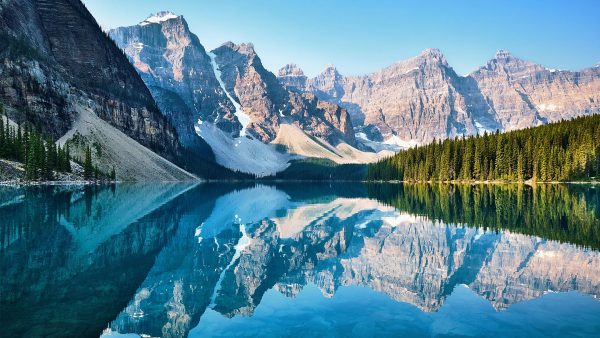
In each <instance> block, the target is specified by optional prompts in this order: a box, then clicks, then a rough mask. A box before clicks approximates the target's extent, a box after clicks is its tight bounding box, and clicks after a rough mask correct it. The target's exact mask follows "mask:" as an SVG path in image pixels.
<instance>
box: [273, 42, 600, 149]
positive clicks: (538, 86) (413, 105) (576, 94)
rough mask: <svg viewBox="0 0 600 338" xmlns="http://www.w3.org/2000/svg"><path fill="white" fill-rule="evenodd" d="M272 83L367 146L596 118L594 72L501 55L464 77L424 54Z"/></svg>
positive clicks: (282, 74) (293, 70)
mask: <svg viewBox="0 0 600 338" xmlns="http://www.w3.org/2000/svg"><path fill="white" fill-rule="evenodd" d="M278 78H279V80H280V82H281V83H283V84H284V85H285V86H286V87H288V88H290V89H295V90H299V91H309V92H313V93H315V95H317V97H319V98H320V99H322V100H327V101H330V102H333V103H336V104H339V105H340V106H342V107H344V108H346V109H347V110H348V111H349V112H350V115H351V116H352V120H353V123H354V125H355V126H357V127H360V128H358V129H359V130H358V131H361V132H364V133H365V134H366V136H367V137H368V138H369V140H371V141H374V140H377V139H380V138H381V139H384V140H391V141H390V142H395V143H398V144H399V145H402V144H404V143H405V142H408V141H416V142H418V143H424V142H430V141H431V140H433V139H434V138H437V139H440V138H449V137H455V136H461V135H472V134H476V133H483V132H484V131H495V130H497V129H499V130H500V131H509V130H515V129H522V128H526V127H531V126H536V125H540V124H544V123H549V122H554V121H558V120H560V119H568V118H573V117H576V116H580V115H587V114H593V113H599V112H600V103H599V100H600V96H599V95H600V94H599V93H600V90H599V89H600V68H598V67H594V68H590V69H585V70H582V71H580V72H569V71H560V70H552V69H547V68H545V67H543V66H540V65H537V64H534V63H531V62H527V61H523V60H520V59H518V58H516V57H514V56H512V55H510V54H509V53H508V52H505V51H499V52H498V53H497V55H496V56H495V58H494V59H492V60H490V61H489V62H488V63H487V64H486V65H485V66H483V67H481V68H480V69H478V70H477V71H475V72H473V73H471V74H469V75H467V76H459V75H457V74H456V72H455V71H454V70H453V69H452V67H451V66H450V65H449V64H448V63H447V61H446V59H445V57H444V56H443V55H442V53H441V52H440V51H439V50H437V49H428V50H425V51H423V52H422V53H421V54H419V55H418V56H416V57H414V58H412V59H408V60H405V61H400V62H397V63H395V64H393V65H391V66H389V67H387V68H384V69H382V70H380V71H377V72H374V73H372V74H369V75H365V76H343V75H341V74H340V73H339V72H338V71H337V70H336V69H335V68H334V67H333V66H328V67H327V68H326V69H325V70H324V71H323V72H322V73H321V74H319V75H318V76H316V77H315V78H310V79H308V78H306V76H304V74H303V72H302V70H300V69H299V68H298V67H297V66H295V65H288V66H286V67H284V68H282V69H281V70H280V71H279V73H278ZM374 127H375V128H374ZM394 136H396V137H394Z"/></svg>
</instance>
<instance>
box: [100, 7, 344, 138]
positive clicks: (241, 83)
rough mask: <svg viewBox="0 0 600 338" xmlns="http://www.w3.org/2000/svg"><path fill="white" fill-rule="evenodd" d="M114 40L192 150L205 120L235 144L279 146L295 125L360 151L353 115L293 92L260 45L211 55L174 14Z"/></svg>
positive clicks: (118, 33) (230, 46)
mask: <svg viewBox="0 0 600 338" xmlns="http://www.w3.org/2000/svg"><path fill="white" fill-rule="evenodd" d="M109 34H110V36H111V37H112V38H113V39H114V40H115V41H116V42H117V44H118V45H119V46H120V47H121V48H122V49H123V50H124V51H125V53H126V54H127V55H128V56H129V58H130V60H131V62H132V63H133V65H134V66H135V67H136V69H137V71H138V72H139V73H140V75H141V76H142V78H143V79H144V81H145V82H146V84H147V85H148V86H149V88H150V90H151V91H152V94H153V96H154V98H155V99H156V100H157V102H158V104H159V106H160V107H161V109H162V110H163V111H164V112H166V113H167V115H169V117H170V118H171V120H172V121H174V124H175V126H176V128H177V130H178V132H179V133H180V134H181V135H182V140H183V142H184V143H187V144H189V142H192V141H193V140H194V139H195V138H196V137H195V135H194V134H195V132H194V125H195V124H196V123H197V122H198V120H201V121H202V122H208V123H211V124H214V125H216V126H217V127H218V128H219V129H220V130H221V131H223V132H225V133H227V134H230V135H231V136H232V137H239V136H244V135H246V132H248V134H249V135H251V136H252V137H256V138H258V139H259V140H261V141H262V142H265V143H268V142H270V141H273V140H274V139H275V138H276V136H277V133H278V130H279V125H280V124H282V123H292V124H296V125H297V126H299V127H301V128H302V129H303V130H304V131H305V132H306V133H308V134H310V135H312V136H316V137H320V138H323V139H325V140H326V141H328V142H331V143H332V144H338V143H340V142H346V143H349V144H354V132H353V126H352V123H351V121H350V119H349V118H347V117H346V116H347V112H346V110H344V109H341V108H339V107H337V106H336V105H334V104H330V103H327V102H320V101H319V100H318V99H317V98H316V97H315V96H314V95H312V94H306V95H304V94H302V93H291V92H289V91H288V90H286V89H285V88H284V87H283V86H282V85H281V84H280V83H279V81H278V80H277V77H276V76H275V75H274V74H273V73H271V72H269V71H268V70H266V69H265V68H264V67H263V65H262V63H261V60H260V58H259V57H258V55H257V53H256V51H255V50H254V46H253V45H252V44H241V45H236V44H234V43H231V42H228V43H225V44H223V45H222V46H221V47H219V48H217V49H215V50H214V51H212V52H211V53H207V52H206V51H205V49H204V47H203V46H202V44H201V43H200V40H199V39H198V37H197V36H196V35H194V34H193V33H192V32H190V30H189V27H188V24H187V22H186V21H185V19H184V18H183V17H182V16H178V15H175V14H173V13H170V12H161V13H157V14H155V15H152V16H151V17H149V18H148V19H146V20H144V21H143V22H141V23H140V24H138V25H135V26H131V27H121V28H117V29H114V30H111V31H110V32H109ZM203 137H204V136H203ZM209 143H210V142H209Z"/></svg>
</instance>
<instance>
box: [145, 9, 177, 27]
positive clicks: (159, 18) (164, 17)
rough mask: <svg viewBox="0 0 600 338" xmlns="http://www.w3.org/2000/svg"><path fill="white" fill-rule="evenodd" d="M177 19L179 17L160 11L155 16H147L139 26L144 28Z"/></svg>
mask: <svg viewBox="0 0 600 338" xmlns="http://www.w3.org/2000/svg"><path fill="white" fill-rule="evenodd" d="M179 17H180V16H179V15H177V14H175V13H173V12H169V11H162V12H158V13H155V14H150V16H148V17H147V18H146V20H144V21H142V22H141V23H140V25H142V26H145V25H149V24H153V23H156V24H160V23H163V22H165V21H168V20H172V19H177V18H179Z"/></svg>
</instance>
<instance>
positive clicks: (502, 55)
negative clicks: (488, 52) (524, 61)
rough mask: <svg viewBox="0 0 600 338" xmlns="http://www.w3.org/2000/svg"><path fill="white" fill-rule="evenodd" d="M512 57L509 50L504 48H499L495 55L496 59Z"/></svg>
mask: <svg viewBox="0 0 600 338" xmlns="http://www.w3.org/2000/svg"><path fill="white" fill-rule="evenodd" d="M512 57H513V56H512V54H511V53H510V52H509V51H507V50H504V49H500V50H498V51H497V52H496V56H495V58H496V59H509V58H512Z"/></svg>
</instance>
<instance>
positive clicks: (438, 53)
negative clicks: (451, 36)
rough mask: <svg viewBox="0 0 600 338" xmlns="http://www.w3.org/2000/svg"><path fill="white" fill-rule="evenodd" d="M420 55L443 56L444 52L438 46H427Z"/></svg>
mask: <svg viewBox="0 0 600 338" xmlns="http://www.w3.org/2000/svg"><path fill="white" fill-rule="evenodd" d="M419 56H425V57H433V58H442V57H444V54H442V52H441V51H440V50H439V49H437V48H427V49H425V50H423V51H422V52H421V54H419Z"/></svg>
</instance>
